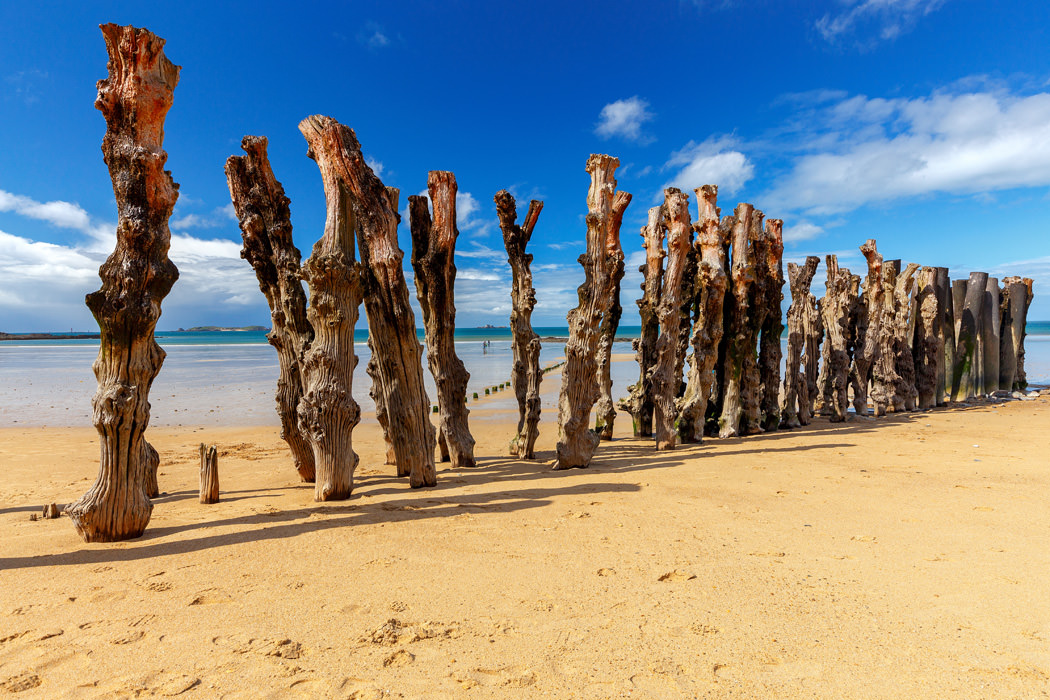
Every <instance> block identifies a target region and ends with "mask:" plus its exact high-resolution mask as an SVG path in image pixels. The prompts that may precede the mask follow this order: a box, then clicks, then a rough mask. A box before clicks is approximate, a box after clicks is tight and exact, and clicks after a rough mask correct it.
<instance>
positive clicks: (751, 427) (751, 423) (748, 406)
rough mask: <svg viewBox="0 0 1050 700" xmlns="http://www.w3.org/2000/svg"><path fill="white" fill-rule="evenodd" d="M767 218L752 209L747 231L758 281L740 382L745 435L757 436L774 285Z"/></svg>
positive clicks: (749, 304) (749, 311)
mask: <svg viewBox="0 0 1050 700" xmlns="http://www.w3.org/2000/svg"><path fill="white" fill-rule="evenodd" d="M764 218H765V214H763V213H762V212H761V211H759V210H758V209H752V211H751V223H750V226H749V227H748V233H747V245H748V249H749V250H748V259H749V263H750V265H751V269H752V272H753V274H754V281H753V282H752V284H751V287H750V289H749V290H748V299H747V323H746V328H747V339H746V341H745V342H744V344H743V347H744V353H743V372H742V374H741V382H740V414H741V415H740V432H741V434H743V435H755V434H757V433H761V432H762V417H761V394H762V383H761V380H762V375H761V372H760V370H759V366H758V337H759V333H760V331H761V329H762V326H763V324H764V323H765V322H766V315H767V313H768V311H769V309H768V307H767V306H766V303H765V296H766V288H767V286H769V284H771V282H770V280H769V279H767V275H766V272H767V268H766V266H765V265H764V263H763V258H765V257H766V249H767V248H768V246H767V245H766V238H765V232H764V230H763V226H762V222H763V219H764ZM777 313H778V314H779V313H780V308H779V307H777Z"/></svg>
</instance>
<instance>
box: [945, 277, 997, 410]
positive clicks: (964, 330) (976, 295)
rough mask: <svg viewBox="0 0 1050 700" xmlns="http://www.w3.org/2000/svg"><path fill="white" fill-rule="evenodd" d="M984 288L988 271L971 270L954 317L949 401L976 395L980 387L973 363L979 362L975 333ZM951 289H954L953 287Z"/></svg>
mask: <svg viewBox="0 0 1050 700" xmlns="http://www.w3.org/2000/svg"><path fill="white" fill-rule="evenodd" d="M987 289H988V274H987V273H984V272H971V273H970V279H969V281H968V282H967V283H966V296H965V297H964V300H963V307H962V313H961V314H960V315H959V316H960V318H959V319H957V321H956V322H957V324H958V332H957V334H956V338H957V339H956V344H955V368H954V370H953V372H952V400H953V401H962V400H964V399H968V398H970V397H972V396H975V395H976V392H978V391H980V389H981V387H979V386H977V384H976V380H977V377H978V374H977V372H976V364H977V363H978V362H982V361H983V360H982V358H981V356H980V355H978V354H977V350H978V347H977V334H978V329H980V327H981V322H982V321H981V316H982V314H983V312H984V295H985V293H986V292H987ZM953 292H954V288H953Z"/></svg>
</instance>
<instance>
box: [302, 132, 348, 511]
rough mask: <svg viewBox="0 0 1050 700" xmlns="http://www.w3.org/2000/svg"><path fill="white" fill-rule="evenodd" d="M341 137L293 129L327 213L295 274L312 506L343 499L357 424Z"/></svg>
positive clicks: (345, 494) (345, 196)
mask: <svg viewBox="0 0 1050 700" xmlns="http://www.w3.org/2000/svg"><path fill="white" fill-rule="evenodd" d="M345 130H346V129H345V127H342V126H340V125H339V124H338V123H336V122H335V120H333V119H327V118H324V117H308V118H307V119H304V120H303V121H302V122H300V124H299V131H300V132H302V134H303V137H304V138H306V142H307V144H308V145H309V148H308V149H307V153H306V154H307V155H308V156H309V157H310V158H312V159H313V160H314V161H316V163H317V168H318V169H319V170H320V171H321V181H322V183H323V185H324V195H325V205H326V207H327V217H326V218H325V226H324V234H323V235H322V236H321V238H320V239H318V241H317V243H315V244H314V247H313V251H312V252H311V253H310V258H309V259H308V260H307V261H306V262H305V263H304V264H303V272H302V277H303V280H304V281H305V282H306V283H307V285H308V286H309V288H310V306H309V308H308V309H307V318H308V319H309V321H310V325H311V326H312V327H313V329H314V340H313V342H312V343H311V344H310V347H309V349H307V350H306V352H305V354H304V355H303V360H302V376H303V396H302V399H300V400H299V428H300V430H302V431H303V432H304V433H305V434H306V435H308V436H309V438H310V443H311V446H312V447H313V453H314V465H315V467H316V470H317V475H316V481H315V482H314V500H315V501H338V500H343V499H345V498H349V497H350V492H351V490H352V489H353V484H354V469H356V468H357V462H358V457H357V453H355V452H354V449H353V431H354V427H355V426H356V425H357V424H358V422H359V421H360V419H361V409H360V407H359V406H358V405H357V402H356V401H354V395H353V389H352V387H353V380H354V368H356V367H357V355H355V354H354V326H355V324H356V323H357V317H358V307H359V306H360V305H361V295H362V288H361V274H362V265H361V264H360V263H359V262H358V261H357V260H356V258H355V255H354V230H355V229H356V228H357V225H358V222H357V220H356V218H357V217H356V212H355V209H356V207H355V203H354V201H353V199H352V197H351V195H350V192H349V189H348V179H349V178H348V177H347V174H346V172H345V169H344V168H343V158H344V151H345V146H344V145H343V136H344V135H343V133H342V132H344V131H345Z"/></svg>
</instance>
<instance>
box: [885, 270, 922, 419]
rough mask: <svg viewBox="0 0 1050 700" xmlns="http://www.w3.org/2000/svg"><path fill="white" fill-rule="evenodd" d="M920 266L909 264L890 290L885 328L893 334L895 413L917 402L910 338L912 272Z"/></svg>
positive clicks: (893, 400) (910, 408)
mask: <svg viewBox="0 0 1050 700" xmlns="http://www.w3.org/2000/svg"><path fill="white" fill-rule="evenodd" d="M918 269H919V266H918V265H916V264H915V263H908V264H907V266H906V267H905V268H904V270H903V271H901V272H899V273H898V274H897V278H896V280H895V283H894V288H893V306H892V308H889V309H888V311H889V316H888V319H887V320H888V324H887V325H888V328H889V330H890V331H891V332H892V340H893V346H892V347H893V363H894V370H895V372H896V374H897V382H896V384H895V385H894V393H893V399H892V402H891V403H892V406H893V410H894V411H914V410H915V408H916V401H917V399H918V391H917V390H916V387H915V362H914V360H913V358H912V347H911V343H910V342H909V339H910V338H911V337H912V334H913V333H914V327H913V325H912V316H913V314H912V291H913V289H914V287H915V273H916V271H918Z"/></svg>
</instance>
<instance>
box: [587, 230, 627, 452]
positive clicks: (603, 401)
mask: <svg viewBox="0 0 1050 700" xmlns="http://www.w3.org/2000/svg"><path fill="white" fill-rule="evenodd" d="M609 245H610V246H615V249H614V248H612V247H610V248H609V251H610V254H611V255H612V259H611V262H612V264H611V270H610V280H609V283H610V284H609V288H610V290H611V293H610V296H609V305H608V309H607V310H606V312H605V313H604V314H603V315H602V322H601V325H600V326H599V330H598V358H597V359H598V401H597V402H596V403H595V404H594V432H595V433H597V435H598V437H599V438H600V439H602V440H612V438H613V424H614V423H615V422H616V404H615V403H613V397H612V346H613V341H614V340H616V331H617V329H619V327H620V316H622V315H623V307H622V306H620V282H621V281H622V280H623V273H624V269H623V249H622V248H621V247H620V233H619V231H617V232H616V241H615V243H613V242H612V241H609Z"/></svg>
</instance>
